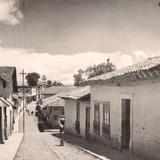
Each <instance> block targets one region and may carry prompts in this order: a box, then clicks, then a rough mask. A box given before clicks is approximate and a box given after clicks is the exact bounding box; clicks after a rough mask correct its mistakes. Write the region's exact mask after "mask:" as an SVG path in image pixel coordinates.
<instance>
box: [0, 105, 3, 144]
mask: <svg viewBox="0 0 160 160" xmlns="http://www.w3.org/2000/svg"><path fill="white" fill-rule="evenodd" d="M2 132H3V127H2V107H0V143H2V142H3V133H2Z"/></svg>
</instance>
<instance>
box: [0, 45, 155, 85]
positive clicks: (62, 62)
mask: <svg viewBox="0 0 160 160" xmlns="http://www.w3.org/2000/svg"><path fill="white" fill-rule="evenodd" d="M150 56H155V54H151V53H145V52H143V51H135V52H133V53H131V54H124V53H121V52H116V53H97V52H85V53H76V54H73V55H52V54H49V53H41V54H39V53H35V52H34V51H33V50H32V51H31V50H24V49H20V48H4V47H0V64H1V65H9V66H16V67H17V76H18V80H19V81H20V79H21V77H20V74H19V73H20V72H21V70H22V69H24V70H25V72H26V73H28V72H33V71H35V72H38V73H39V74H40V75H41V76H42V75H43V74H45V75H46V76H47V78H48V79H50V80H59V81H62V82H63V83H65V84H72V83H73V74H74V73H76V72H77V70H78V69H80V68H81V69H85V68H86V67H88V66H90V65H93V64H99V63H102V62H105V61H106V60H107V59H108V58H110V61H111V62H112V63H114V64H115V65H116V67H117V68H122V67H124V66H128V65H132V64H134V63H137V62H139V61H141V60H144V59H146V58H147V57H150Z"/></svg>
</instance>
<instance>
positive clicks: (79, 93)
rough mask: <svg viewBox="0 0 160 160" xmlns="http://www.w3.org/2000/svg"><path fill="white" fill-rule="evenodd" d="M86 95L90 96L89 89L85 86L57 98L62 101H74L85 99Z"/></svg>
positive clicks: (61, 94)
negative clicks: (62, 99)
mask: <svg viewBox="0 0 160 160" xmlns="http://www.w3.org/2000/svg"><path fill="white" fill-rule="evenodd" d="M87 95H90V87H89V86H85V87H78V88H76V89H74V90H72V91H70V92H66V93H60V94H59V96H60V97H61V98H64V99H74V100H78V99H80V98H82V97H85V96H87Z"/></svg>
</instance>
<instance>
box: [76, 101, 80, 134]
mask: <svg viewBox="0 0 160 160" xmlns="http://www.w3.org/2000/svg"><path fill="white" fill-rule="evenodd" d="M76 113H77V116H76V122H75V129H76V131H77V133H79V134H80V102H78V101H77V104H76Z"/></svg>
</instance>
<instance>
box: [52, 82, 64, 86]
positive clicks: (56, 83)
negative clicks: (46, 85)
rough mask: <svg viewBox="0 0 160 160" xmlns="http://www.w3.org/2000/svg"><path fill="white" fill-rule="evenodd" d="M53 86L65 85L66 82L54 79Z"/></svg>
mask: <svg viewBox="0 0 160 160" xmlns="http://www.w3.org/2000/svg"><path fill="white" fill-rule="evenodd" d="M52 86H64V84H63V83H62V82H60V81H54V82H53V83H52Z"/></svg>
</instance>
